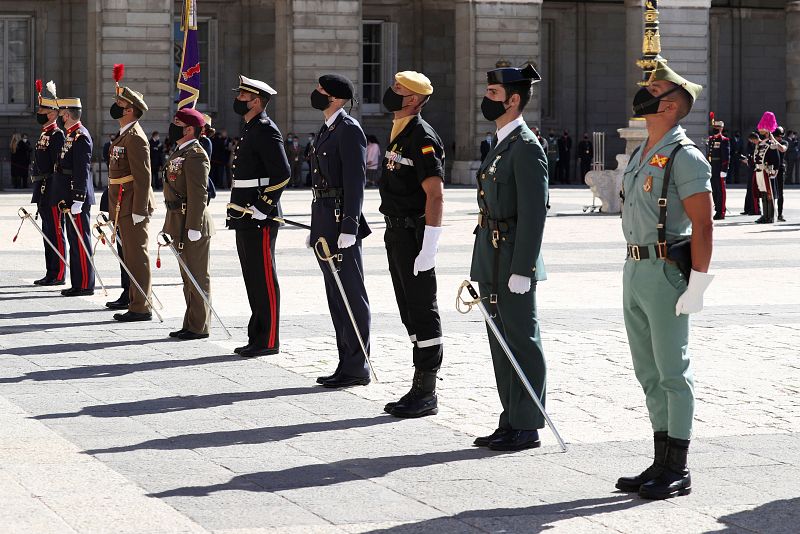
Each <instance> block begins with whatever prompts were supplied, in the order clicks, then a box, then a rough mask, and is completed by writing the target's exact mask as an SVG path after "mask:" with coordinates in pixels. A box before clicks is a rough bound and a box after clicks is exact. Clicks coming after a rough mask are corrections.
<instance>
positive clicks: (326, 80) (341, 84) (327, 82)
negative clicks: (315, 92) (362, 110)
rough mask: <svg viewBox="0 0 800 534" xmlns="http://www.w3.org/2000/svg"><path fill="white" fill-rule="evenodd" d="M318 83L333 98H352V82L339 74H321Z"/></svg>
mask: <svg viewBox="0 0 800 534" xmlns="http://www.w3.org/2000/svg"><path fill="white" fill-rule="evenodd" d="M319 84H320V85H321V86H322V88H323V89H325V91H327V93H328V94H329V95H331V96H332V97H334V98H344V99H345V100H350V99H351V98H353V92H354V90H353V82H351V81H350V80H348V79H347V78H345V77H344V76H342V75H341V74H323V75H322V76H320V77H319Z"/></svg>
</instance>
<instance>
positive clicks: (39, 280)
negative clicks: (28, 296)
mask: <svg viewBox="0 0 800 534" xmlns="http://www.w3.org/2000/svg"><path fill="white" fill-rule="evenodd" d="M49 281H50V279H49V278H47V276H43V277H41V278H39V279H38V280H34V281H33V285H35V286H41V285H44V283H45V282H49Z"/></svg>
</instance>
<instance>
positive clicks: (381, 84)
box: [361, 20, 397, 115]
mask: <svg viewBox="0 0 800 534" xmlns="http://www.w3.org/2000/svg"><path fill="white" fill-rule="evenodd" d="M361 42H362V63H361V111H362V113H364V114H370V115H371V114H380V113H385V110H384V109H383V106H382V105H381V100H382V98H383V92H384V91H385V90H386V87H388V86H389V85H391V84H392V83H393V80H394V75H395V73H396V72H397V23H396V22H384V21H370V20H366V21H364V22H363V25H362V39H361Z"/></svg>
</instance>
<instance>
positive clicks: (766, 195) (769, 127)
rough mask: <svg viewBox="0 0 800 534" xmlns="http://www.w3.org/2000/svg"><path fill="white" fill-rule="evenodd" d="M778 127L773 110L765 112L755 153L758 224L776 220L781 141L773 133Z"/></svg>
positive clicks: (754, 179)
mask: <svg viewBox="0 0 800 534" xmlns="http://www.w3.org/2000/svg"><path fill="white" fill-rule="evenodd" d="M777 128H778V121H777V120H776V119H775V115H774V114H773V113H772V112H771V111H766V112H764V115H762V117H761V120H760V121H759V122H758V137H759V140H758V144H757V145H756V147H755V153H754V154H753V162H754V163H755V172H754V173H753V182H754V183H755V191H756V193H757V194H758V198H759V199H760V200H761V217H759V218H758V219H756V224H765V223H766V224H770V223H773V222H774V221H775V197H774V196H773V195H774V190H775V188H774V181H775V177H776V176H777V175H778V167H779V166H780V164H781V157H780V154H779V153H778V146H779V143H778V142H777V140H776V139H775V137H774V136H773V135H772V132H773V131H775V130H776V129H777Z"/></svg>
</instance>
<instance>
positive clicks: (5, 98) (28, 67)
mask: <svg viewBox="0 0 800 534" xmlns="http://www.w3.org/2000/svg"><path fill="white" fill-rule="evenodd" d="M32 20H33V19H32V18H31V17H19V16H0V113H13V114H18V113H25V112H27V111H30V110H32V109H33V108H32V106H33V104H34V102H33V93H34V90H33V74H32V70H33V39H32V33H33V32H32V26H33V24H32Z"/></svg>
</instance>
